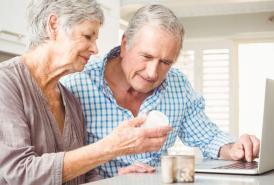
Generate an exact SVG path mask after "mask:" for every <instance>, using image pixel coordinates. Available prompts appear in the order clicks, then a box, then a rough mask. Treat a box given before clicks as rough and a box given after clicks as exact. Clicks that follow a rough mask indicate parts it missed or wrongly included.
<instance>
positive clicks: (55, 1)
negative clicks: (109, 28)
mask: <svg viewBox="0 0 274 185" xmlns="http://www.w3.org/2000/svg"><path fill="white" fill-rule="evenodd" d="M50 15H56V16H57V18H58V25H59V28H60V29H62V30H63V31H66V32H68V31H69V30H70V29H71V28H72V27H73V26H74V25H76V24H78V23H81V22H82V21H83V20H91V21H99V22H100V24H103V22H104V15H103V11H102V9H101V8H100V5H99V4H98V3H97V2H96V0H29V3H28V6H27V23H28V44H27V47H28V48H34V47H36V46H38V45H40V44H42V43H44V42H45V40H47V39H48V38H49V35H48V33H47V21H48V18H49V16H50Z"/></svg>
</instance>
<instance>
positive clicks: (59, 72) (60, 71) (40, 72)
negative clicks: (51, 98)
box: [22, 46, 67, 91]
mask: <svg viewBox="0 0 274 185" xmlns="http://www.w3.org/2000/svg"><path fill="white" fill-rule="evenodd" d="M22 57H23V62H24V63H25V64H26V65H27V67H28V68H29V70H30V73H31V75H32V76H33V78H34V79H35V80H36V82H37V83H38V85H39V86H40V87H41V89H42V90H43V91H48V90H52V89H56V87H57V84H58V81H59V79H60V78H61V77H62V76H64V75H65V74H66V73H67V70H66V69H65V68H62V67H58V66H57V65H56V63H55V61H54V58H55V57H54V56H53V52H52V51H51V49H50V47H48V46H38V47H37V48H35V49H32V50H30V51H29V52H27V53H26V54H24V55H23V56H22Z"/></svg>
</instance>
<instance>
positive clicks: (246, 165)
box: [214, 161, 258, 169]
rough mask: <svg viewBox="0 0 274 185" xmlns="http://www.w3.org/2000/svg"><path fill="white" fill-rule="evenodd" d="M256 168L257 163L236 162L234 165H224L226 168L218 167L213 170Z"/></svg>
mask: <svg viewBox="0 0 274 185" xmlns="http://www.w3.org/2000/svg"><path fill="white" fill-rule="evenodd" d="M257 167H258V162H257V161H252V162H245V161H237V162H236V163H233V164H230V165H226V166H219V167H216V168H214V169H255V168H257Z"/></svg>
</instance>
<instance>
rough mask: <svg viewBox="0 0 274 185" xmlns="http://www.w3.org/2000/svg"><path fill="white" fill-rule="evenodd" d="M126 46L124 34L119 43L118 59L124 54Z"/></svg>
mask: <svg viewBox="0 0 274 185" xmlns="http://www.w3.org/2000/svg"><path fill="white" fill-rule="evenodd" d="M126 45H127V39H126V36H125V34H124V35H123V37H122V41H121V51H120V57H121V58H123V57H124V56H125V54H126Z"/></svg>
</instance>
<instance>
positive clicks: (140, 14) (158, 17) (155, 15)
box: [125, 5, 184, 49]
mask: <svg viewBox="0 0 274 185" xmlns="http://www.w3.org/2000/svg"><path fill="white" fill-rule="evenodd" d="M145 25H155V26H159V27H161V28H163V29H165V30H167V31H169V32H171V33H172V34H174V35H175V36H177V37H178V39H179V41H180V43H179V46H180V48H179V49H181V48H182V42H183V36H184V29H183V25H182V24H181V23H180V21H179V19H178V18H177V17H176V16H175V15H174V13H173V12H172V11H171V10H170V9H168V8H167V7H165V6H162V5H146V6H144V7H142V8H140V9H139V10H138V11H137V12H136V13H135V14H134V15H133V17H132V18H131V19H130V21H129V24H128V27H127V29H126V31H125V37H126V39H127V47H129V46H130V44H131V42H132V40H133V37H134V36H135V34H136V33H137V32H138V31H139V30H140V29H141V28H142V27H143V26H145Z"/></svg>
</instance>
